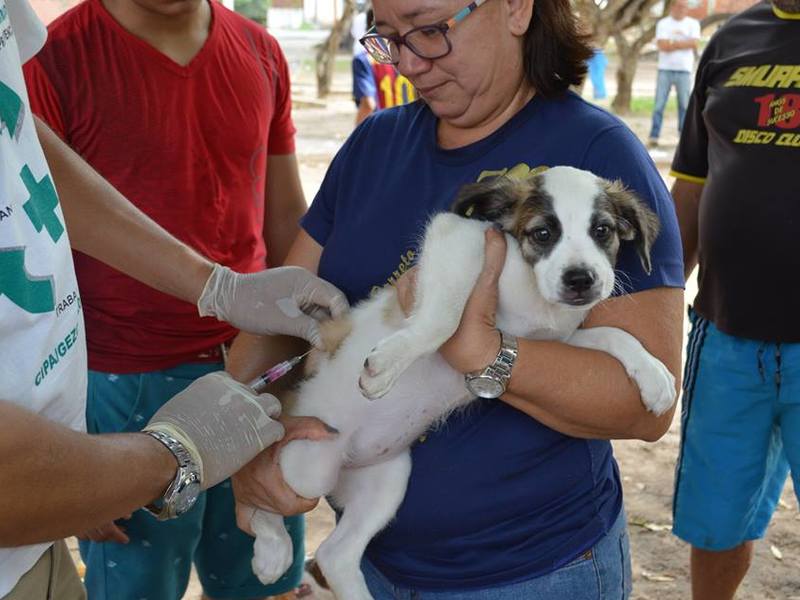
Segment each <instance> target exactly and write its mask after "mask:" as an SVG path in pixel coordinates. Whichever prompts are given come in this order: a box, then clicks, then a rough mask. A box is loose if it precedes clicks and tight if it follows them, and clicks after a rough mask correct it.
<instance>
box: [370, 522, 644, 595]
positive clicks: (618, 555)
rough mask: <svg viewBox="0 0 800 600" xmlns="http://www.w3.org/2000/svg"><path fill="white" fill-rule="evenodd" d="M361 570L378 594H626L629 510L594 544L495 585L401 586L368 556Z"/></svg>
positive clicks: (628, 556) (628, 589) (628, 587)
mask: <svg viewBox="0 0 800 600" xmlns="http://www.w3.org/2000/svg"><path fill="white" fill-rule="evenodd" d="M361 570H362V571H363V572H364V577H365V578H366V580H367V587H369V591H370V592H371V593H372V595H373V597H374V598H375V600H532V599H534V598H535V599H536V600H612V599H613V600H626V599H627V598H629V597H630V594H631V586H632V583H631V555H630V541H629V538H628V527H627V520H626V518H625V511H624V510H621V511H620V513H619V516H618V517H617V519H616V521H614V524H613V525H612V526H611V528H610V529H609V531H608V533H606V535H604V536H603V537H602V538H600V541H598V542H597V543H596V544H595V545H594V547H593V548H592V549H591V550H590V551H588V552H584V553H583V554H582V555H581V556H579V557H578V558H576V559H575V560H573V561H572V562H571V563H569V564H566V565H564V566H563V567H561V568H559V569H556V570H555V571H553V572H552V573H548V574H547V575H542V576H541V577H536V578H534V579H528V580H526V581H520V582H517V583H512V584H509V585H500V586H497V587H491V588H482V589H475V590H460V591H423V590H416V589H408V588H401V587H398V586H396V585H394V584H393V583H392V582H391V581H389V580H388V579H387V578H386V577H385V576H384V575H383V574H382V573H381V572H380V571H378V569H377V568H375V566H374V565H373V564H372V563H371V562H369V561H368V560H367V559H364V560H363V561H362V562H361Z"/></svg>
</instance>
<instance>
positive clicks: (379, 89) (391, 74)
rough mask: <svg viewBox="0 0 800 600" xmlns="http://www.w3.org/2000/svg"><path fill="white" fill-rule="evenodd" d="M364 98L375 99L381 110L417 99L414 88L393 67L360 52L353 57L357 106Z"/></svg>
mask: <svg viewBox="0 0 800 600" xmlns="http://www.w3.org/2000/svg"><path fill="white" fill-rule="evenodd" d="M364 96H369V97H372V98H374V100H375V106H377V107H378V108H379V109H381V108H392V107H393V106H400V105H402V104H408V103H409V102H413V101H414V100H416V99H417V93H416V90H414V86H413V85H411V82H410V81H409V80H408V79H406V78H405V77H404V76H402V75H401V74H400V73H398V72H397V69H395V68H394V66H393V65H382V64H380V63H376V62H375V61H373V60H370V58H369V56H368V55H367V53H366V52H360V53H359V54H356V55H355V56H354V57H353V99H354V100H355V103H356V106H358V105H359V104H360V103H361V99H362V98H363V97H364Z"/></svg>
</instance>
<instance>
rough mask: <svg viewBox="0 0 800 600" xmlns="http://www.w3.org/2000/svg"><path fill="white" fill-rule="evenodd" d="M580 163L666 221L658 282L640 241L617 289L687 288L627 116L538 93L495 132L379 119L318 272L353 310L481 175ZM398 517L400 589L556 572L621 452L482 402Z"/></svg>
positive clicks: (663, 204)
mask: <svg viewBox="0 0 800 600" xmlns="http://www.w3.org/2000/svg"><path fill="white" fill-rule="evenodd" d="M556 165H570V166H574V167H578V168H582V169H587V170H589V171H592V172H594V173H596V174H597V175H600V176H602V177H605V178H608V179H612V180H613V179H621V180H622V181H623V182H624V183H625V184H627V185H628V186H629V187H630V188H631V189H632V190H634V191H635V192H637V193H638V194H639V196H640V197H641V198H643V199H644V200H646V201H647V202H648V203H649V204H650V206H651V208H652V209H653V210H654V211H655V212H656V213H657V214H658V216H659V218H660V219H661V224H662V231H661V234H660V235H659V237H658V239H657V240H656V242H655V244H654V247H653V251H652V264H653V269H652V273H651V274H650V275H647V274H646V273H645V272H644V271H643V270H642V267H641V264H640V263H639V259H638V257H637V256H636V252H635V249H634V248H633V246H632V245H631V244H630V243H629V242H624V243H623V244H622V247H621V250H620V255H619V260H618V263H617V271H618V273H619V275H618V280H619V282H620V284H621V285H622V286H623V288H624V289H625V290H626V291H628V292H635V291H640V290H645V289H649V288H654V287H660V286H672V287H682V286H683V259H682V255H681V245H680V234H679V230H678V225H677V220H676V218H675V211H674V208H673V204H672V200H671V198H670V196H669V193H668V192H667V189H666V187H665V186H664V183H663V181H662V180H661V177H660V176H659V174H658V172H657V170H656V168H655V165H654V164H653V162H652V161H651V159H650V157H649V156H648V154H647V152H646V151H645V150H644V148H643V147H642V145H641V144H640V143H639V141H638V140H637V138H636V137H635V136H634V135H633V133H631V131H630V130H629V129H628V128H627V127H626V126H625V125H624V124H623V123H622V122H621V121H620V120H619V119H617V118H616V117H613V116H611V115H609V114H608V113H606V112H605V111H603V110H601V109H599V108H597V107H595V106H593V105H590V104H588V103H586V102H584V101H583V100H581V99H580V98H579V97H577V96H576V95H574V94H571V93H569V94H567V95H565V96H564V97H562V98H560V99H544V98H540V97H538V96H535V97H534V98H533V99H532V100H531V101H530V103H528V104H527V105H526V106H525V107H524V108H523V109H522V110H521V111H520V112H519V113H518V114H517V115H515V116H514V117H513V118H512V119H511V120H510V121H509V122H507V123H506V124H505V125H504V126H503V127H501V128H500V129H499V130H498V131H496V132H495V133H493V134H491V135H490V136H488V137H487V138H485V139H483V140H481V141H478V142H476V143H474V144H471V145H469V146H466V147H463V148H459V149H456V150H443V149H441V148H439V147H438V146H437V143H436V117H435V116H434V115H433V114H432V113H431V111H430V110H429V109H428V108H427V107H426V106H425V104H424V103H422V102H416V103H413V104H410V105H407V106H404V107H399V108H396V109H391V110H387V111H383V112H381V113H378V114H376V115H375V116H373V117H371V118H370V119H367V120H366V121H365V122H364V123H363V124H362V125H361V126H360V127H359V128H358V129H357V130H356V131H355V132H354V133H353V134H352V135H351V136H350V139H348V141H347V142H346V143H345V145H344V146H343V147H342V149H341V150H340V152H339V154H338V155H337V156H336V158H335V159H334V161H333V163H332V164H331V167H330V169H329V170H328V173H327V175H326V177H325V180H324V182H323V184H322V188H321V189H320V191H319V193H318V194H317V197H316V198H315V199H314V203H313V205H312V206H311V208H310V209H309V212H308V214H307V215H306V216H305V218H304V219H303V223H302V224H303V227H304V228H305V230H306V231H307V232H308V233H309V234H310V235H311V236H312V237H313V238H314V239H315V240H316V241H317V242H319V243H320V244H321V245H322V246H323V247H324V250H323V253H322V257H321V259H320V264H319V274H320V276H322V277H323V278H325V279H327V280H329V281H331V282H332V283H334V284H335V285H337V286H338V287H339V288H340V289H341V290H342V291H344V292H345V293H346V294H347V296H348V298H349V299H350V301H351V302H357V301H359V300H361V299H363V298H365V297H367V296H368V295H369V294H370V292H371V291H372V290H373V289H374V288H376V287H380V286H382V285H385V284H386V283H387V282H393V281H394V280H395V279H396V278H397V277H399V276H400V275H401V274H402V273H403V272H405V270H406V269H407V268H408V266H409V264H410V263H411V262H412V261H413V260H414V258H415V256H416V250H417V247H418V242H419V239H420V234H421V233H422V231H423V227H424V225H425V223H426V221H427V219H428V218H429V216H430V215H432V214H433V213H436V212H440V211H445V210H448V208H449V207H450V205H451V203H452V202H453V200H454V198H455V195H456V192H457V191H458V189H459V188H460V187H461V186H462V185H464V184H466V183H470V182H474V181H476V180H478V179H479V178H481V177H487V176H493V175H499V174H506V175H509V176H517V175H519V176H525V175H527V174H528V173H530V171H531V170H533V169H536V168H537V167H542V166H548V167H549V166H556ZM412 464H413V468H412V472H411V478H410V481H409V487H408V492H407V493H406V497H405V500H404V502H403V504H402V506H401V507H400V509H399V511H398V513H397V517H396V519H395V520H394V521H392V523H391V524H390V525H389V526H388V527H387V528H386V529H385V530H384V531H382V532H381V533H380V534H379V535H378V536H376V537H375V539H374V540H373V541H372V543H371V544H370V546H369V548H368V549H367V556H368V557H369V559H370V560H371V561H372V562H373V563H374V564H375V565H376V566H377V567H378V568H379V569H380V570H381V571H382V572H383V573H384V574H385V575H386V576H387V577H388V578H389V579H390V580H391V581H393V582H395V583H396V584H397V585H401V586H406V587H414V588H418V589H428V590H437V589H439V590H440V589H449V590H458V589H470V588H480V587H493V586H499V585H504V584H510V583H513V582H516V581H521V580H525V579H530V578H533V577H536V576H539V575H543V574H545V573H548V572H550V571H552V570H554V569H556V568H558V567H560V566H562V565H564V564H566V563H567V562H569V561H571V560H573V559H574V558H576V557H577V556H579V555H580V554H582V553H583V552H585V551H586V550H588V549H589V548H591V547H592V546H593V545H594V544H595V543H596V542H597V541H598V540H599V539H600V538H601V537H602V536H603V535H604V534H605V532H606V531H608V528H609V526H610V525H611V524H612V523H613V522H614V520H615V518H616V517H617V516H618V514H619V511H620V507H621V505H622V489H621V486H620V481H619V473H618V470H617V465H616V461H615V460H614V457H613V454H612V449H611V444H610V443H609V442H608V441H602V440H584V439H576V438H572V437H569V436H566V435H563V434H561V433H558V432H556V431H554V430H552V429H550V428H548V427H546V426H544V425H542V424H541V423H539V422H538V421H536V420H535V419H533V418H531V417H529V416H527V415H525V414H523V413H522V412H519V411H517V410H515V409H514V408H511V407H510V406H508V405H506V404H504V403H503V402H502V401H499V400H481V401H475V402H473V403H472V404H471V405H469V406H468V407H467V408H466V409H464V410H463V411H461V412H458V413H455V414H453V415H451V416H450V418H449V419H448V420H447V422H446V423H445V424H444V425H442V426H441V427H440V428H438V429H436V430H435V431H431V432H429V433H428V435H427V437H426V438H425V439H424V441H421V442H419V443H417V444H415V445H414V447H413V448H412Z"/></svg>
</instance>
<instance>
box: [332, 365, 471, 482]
mask: <svg viewBox="0 0 800 600" xmlns="http://www.w3.org/2000/svg"><path fill="white" fill-rule="evenodd" d="M470 399H471V397H470V395H469V394H468V393H467V391H466V388H465V387H464V377H463V376H462V375H460V374H459V373H458V372H456V371H454V370H453V369H452V368H450V366H449V365H448V364H447V363H446V362H445V361H444V359H443V358H442V357H441V356H439V355H438V354H433V355H431V356H428V357H424V358H421V359H419V360H417V361H416V362H415V363H413V364H412V365H411V367H409V369H408V370H407V371H406V372H405V373H404V374H403V375H402V376H401V377H400V379H399V380H398V382H397V384H395V387H394V388H392V390H391V391H390V392H389V393H388V394H387V395H386V396H384V397H383V398H379V399H378V400H373V401H368V402H369V406H368V407H367V408H366V409H365V410H364V412H363V413H362V419H361V420H360V422H359V424H358V426H357V427H356V428H355V429H354V431H353V432H352V434H351V436H350V442H349V444H348V447H347V454H346V459H345V464H346V465H347V466H364V465H368V464H374V463H376V462H381V461H383V460H386V459H387V458H390V457H392V456H395V455H397V454H399V453H400V452H402V451H404V450H405V449H406V448H408V447H409V446H410V445H411V444H412V443H414V441H415V440H416V439H417V438H419V437H420V436H421V435H422V434H423V433H425V431H427V430H428V428H429V427H430V426H431V425H432V424H434V423H436V422H437V421H439V420H440V419H442V418H443V417H445V416H446V415H448V414H449V413H450V412H452V411H453V410H454V409H456V408H458V407H459V406H462V405H464V404H465V403H467V402H469V401H470Z"/></svg>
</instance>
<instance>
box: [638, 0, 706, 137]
mask: <svg viewBox="0 0 800 600" xmlns="http://www.w3.org/2000/svg"><path fill="white" fill-rule="evenodd" d="M688 12H689V5H688V3H687V0H674V2H673V3H672V6H671V7H670V9H669V16H667V17H664V18H663V19H661V20H660V21H659V22H658V24H657V25H656V46H658V79H657V81H656V102H655V106H654V107H653V123H652V126H651V127H650V146H651V147H653V148H655V147H656V146H658V138H659V137H660V135H661V124H662V122H663V120H664V107H665V106H666V105H667V99H668V98H669V93H670V91H671V90H672V86H675V92H676V93H677V95H678V132H679V133H680V131H681V129H682V128H683V119H684V117H685V115H686V108H687V106H688V105H689V95H690V93H691V91H692V71H693V69H694V55H695V52H696V50H697V42H698V41H699V40H700V22H699V21H698V20H697V19H693V18H692V17H689V16H688Z"/></svg>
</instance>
